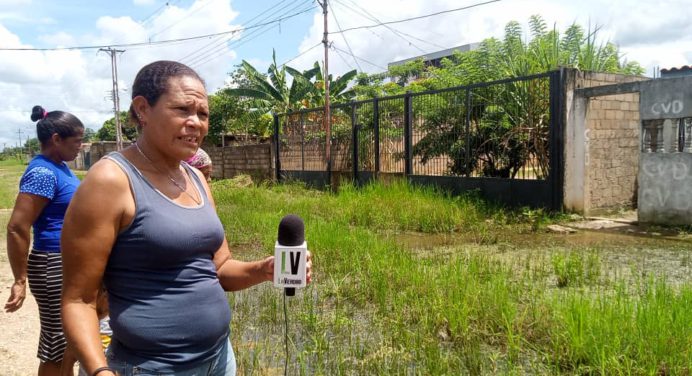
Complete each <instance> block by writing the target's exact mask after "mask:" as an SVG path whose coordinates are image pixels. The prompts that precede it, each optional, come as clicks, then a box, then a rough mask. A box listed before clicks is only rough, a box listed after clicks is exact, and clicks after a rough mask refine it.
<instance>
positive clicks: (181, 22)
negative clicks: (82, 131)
mask: <svg viewBox="0 0 692 376" xmlns="http://www.w3.org/2000/svg"><path fill="white" fill-rule="evenodd" d="M236 16H237V12H235V11H234V10H233V9H232V8H231V6H230V2H228V1H208V0H198V1H196V2H195V3H193V4H192V5H190V7H189V8H180V7H176V6H169V7H167V8H166V9H165V10H164V11H163V12H161V13H160V14H158V15H157V16H155V17H154V18H153V19H152V20H150V21H151V22H147V23H146V24H144V25H142V24H140V23H138V22H137V21H135V20H133V19H132V18H130V17H111V16H102V17H99V18H97V19H96V20H95V22H94V23H93V25H91V28H92V29H93V30H94V31H93V32H91V33H88V34H84V35H71V34H69V33H66V32H58V33H55V34H52V35H43V36H40V37H39V38H38V39H39V40H40V41H42V42H43V43H46V44H48V45H53V46H56V47H57V46H60V45H62V46H74V45H113V44H122V43H140V42H146V41H147V40H149V38H151V40H152V41H158V40H170V39H176V38H183V37H189V36H191V35H206V34H212V33H219V32H223V31H227V30H231V29H235V28H237V27H238V26H237V25H232V24H230V21H231V20H233V19H234V18H235V17H236ZM154 34H155V35H154ZM208 43H209V40H208V39H202V40H198V41H192V42H184V43H182V42H181V43H179V44H166V45H160V46H155V45H148V46H141V47H127V48H122V49H124V50H125V52H124V53H122V54H118V61H117V62H118V78H119V85H120V89H121V92H120V102H121V110H123V111H124V110H126V109H127V108H128V107H129V104H130V99H129V98H130V95H129V89H130V87H131V85H132V81H133V80H134V77H135V75H136V73H137V71H138V70H139V69H140V68H141V67H142V66H144V65H146V64H148V63H150V62H153V61H155V60H164V59H167V60H181V58H183V57H185V56H187V55H189V56H187V58H185V59H182V61H183V62H188V63H190V65H191V66H192V67H193V68H195V69H196V70H197V72H198V73H199V74H200V75H201V76H202V78H203V79H204V80H205V81H206V82H207V88H208V89H209V90H211V91H213V90H215V89H217V88H219V87H221V86H223V84H224V79H225V78H226V74H227V72H228V71H229V69H228V64H227V62H228V61H230V60H231V59H234V58H235V53H234V52H233V51H231V50H229V49H228V47H227V46H226V44H225V43H219V44H218V45H214V46H211V47H213V49H211V51H209V52H211V54H206V53H205V52H207V50H206V49H201V50H200V48H202V47H203V46H205V45H207V44H208ZM0 46H2V47H5V48H8V47H13V48H31V47H32V46H30V45H28V44H26V43H23V42H22V40H21V39H20V38H19V37H18V36H17V35H16V34H15V33H13V32H11V31H10V30H8V29H7V28H6V27H4V26H3V25H2V23H1V22H0ZM0 60H1V61H2V63H1V64H0V95H2V97H3V103H2V104H0V147H1V146H2V145H3V144H7V145H8V146H14V145H15V144H16V142H17V139H18V134H17V130H18V129H21V130H22V132H23V134H24V136H23V137H25V136H26V135H27V134H28V135H30V136H32V137H35V128H34V123H32V122H31V121H30V119H29V116H30V112H31V108H32V107H33V106H34V105H36V104H40V105H42V106H43V107H44V108H46V109H47V110H49V111H50V110H65V111H69V112H72V113H73V114H75V115H76V116H77V117H79V118H80V119H81V120H82V122H83V123H84V124H85V126H87V127H90V128H94V129H98V128H100V127H101V125H102V124H103V122H104V121H105V120H107V119H108V118H110V117H112V102H111V101H110V99H109V98H108V96H109V92H110V90H111V89H112V82H111V65H110V57H109V56H108V55H107V54H106V53H103V52H97V51H96V50H71V51H50V52H43V51H29V52H27V51H15V52H12V51H0Z"/></svg>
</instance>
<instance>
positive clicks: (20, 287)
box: [5, 193, 50, 312]
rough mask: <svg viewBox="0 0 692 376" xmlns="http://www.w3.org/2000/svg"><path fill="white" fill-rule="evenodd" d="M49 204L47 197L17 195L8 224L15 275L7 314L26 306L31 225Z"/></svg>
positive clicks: (6, 308)
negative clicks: (23, 305)
mask: <svg viewBox="0 0 692 376" xmlns="http://www.w3.org/2000/svg"><path fill="white" fill-rule="evenodd" d="M49 202H50V200H49V199H47V198H45V197H42V196H38V195H34V194H30V193H20V194H19V195H17V201H15V203H14V210H12V216H11V217H10V221H9V223H8V224H7V257H8V258H9V260H10V266H11V267H12V274H13V275H14V283H13V284H12V287H11V290H10V297H9V299H7V303H5V311H7V312H14V311H16V310H18V309H19V308H21V307H22V304H24V299H25V298H26V274H27V272H26V269H27V259H28V257H29V244H30V243H31V225H33V224H34V222H35V221H36V219H37V218H38V216H39V215H40V214H41V212H42V211H43V209H44V208H45V207H46V205H48V203H49Z"/></svg>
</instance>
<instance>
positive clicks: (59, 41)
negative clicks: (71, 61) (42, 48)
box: [38, 31, 77, 47]
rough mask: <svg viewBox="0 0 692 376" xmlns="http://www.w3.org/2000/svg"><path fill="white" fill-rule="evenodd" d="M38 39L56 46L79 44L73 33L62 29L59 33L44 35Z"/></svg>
mask: <svg viewBox="0 0 692 376" xmlns="http://www.w3.org/2000/svg"><path fill="white" fill-rule="evenodd" d="M38 39H39V40H40V41H41V42H43V43H45V44H46V45H49V46H56V47H68V46H74V45H76V44H77V41H76V40H75V38H74V37H73V36H72V35H70V34H68V33H65V32H62V31H61V32H59V33H57V34H51V35H42V36H40V37H39V38H38Z"/></svg>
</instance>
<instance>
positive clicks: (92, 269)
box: [60, 160, 134, 376]
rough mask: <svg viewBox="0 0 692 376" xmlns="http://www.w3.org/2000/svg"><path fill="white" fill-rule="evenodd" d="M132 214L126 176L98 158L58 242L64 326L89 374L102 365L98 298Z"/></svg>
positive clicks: (69, 213)
mask: <svg viewBox="0 0 692 376" xmlns="http://www.w3.org/2000/svg"><path fill="white" fill-rule="evenodd" d="M133 214H134V201H133V198H132V194H131V191H130V187H129V183H128V180H127V176H126V175H125V174H124V173H123V172H122V170H120V168H119V167H118V166H117V165H115V163H114V162H112V161H109V160H102V161H100V162H98V163H97V164H95V165H94V166H93V167H92V169H91V170H90V171H89V173H88V174H87V176H86V178H85V179H84V181H83V182H82V184H81V185H80V186H79V188H78V189H77V192H76V193H75V195H74V197H73V198H72V201H71V202H70V206H69V207H68V209H67V214H66V215H65V224H64V226H63V230H62V237H61V243H60V246H61V250H62V259H63V291H62V317H63V327H64V330H65V336H66V337H67V341H68V343H69V345H70V346H72V347H73V348H74V350H75V352H76V354H77V359H79V361H80V363H81V364H82V366H83V367H84V368H85V369H86V370H87V373H88V374H91V372H93V371H94V370H95V369H96V368H99V367H103V366H106V359H105V356H104V354H103V351H102V349H101V341H100V338H99V330H98V328H99V325H98V316H97V312H96V305H97V296H98V291H99V289H100V287H101V284H102V280H103V273H104V270H105V268H106V264H107V262H108V257H109V255H110V252H111V248H112V246H113V244H114V242H115V239H116V237H117V235H118V233H119V232H120V229H121V228H122V227H124V225H125V224H126V223H125V222H128V221H131V220H132V215H133ZM105 375H107V373H104V375H103V376H105Z"/></svg>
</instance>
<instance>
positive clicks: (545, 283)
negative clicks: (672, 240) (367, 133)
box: [212, 181, 692, 375]
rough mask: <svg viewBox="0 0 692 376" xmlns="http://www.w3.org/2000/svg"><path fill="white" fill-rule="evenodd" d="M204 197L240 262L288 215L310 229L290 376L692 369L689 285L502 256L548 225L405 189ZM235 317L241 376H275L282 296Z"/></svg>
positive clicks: (228, 191) (576, 250) (266, 298)
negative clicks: (412, 246) (409, 239)
mask: <svg viewBox="0 0 692 376" xmlns="http://www.w3.org/2000/svg"><path fill="white" fill-rule="evenodd" d="M212 189H213V191H214V193H215V197H216V200H217V205H218V210H219V214H220V217H221V219H222V222H223V223H224V225H225V226H226V229H227V234H228V237H229V241H230V243H231V244H232V246H233V247H235V248H236V249H237V250H238V251H237V252H236V257H238V258H241V259H252V258H257V257H259V256H261V255H266V254H270V253H271V248H272V246H273V243H274V241H275V239H276V226H277V224H278V222H279V220H280V219H281V217H282V216H283V215H285V214H287V213H295V214H298V215H300V216H302V217H303V218H304V219H305V225H306V239H307V241H308V244H309V247H310V249H311V250H312V251H313V253H314V260H315V283H314V284H313V285H312V286H311V287H309V288H307V289H305V290H303V291H302V292H301V293H300V294H299V296H298V297H297V298H293V299H290V300H289V305H290V307H291V308H290V311H289V312H291V314H290V325H291V333H292V341H291V353H292V356H291V361H290V363H289V364H290V367H291V369H290V370H289V371H290V372H289V373H290V374H321V375H333V374H354V375H356V374H357V375H361V374H381V375H390V374H422V375H452V374H526V373H528V374H604V375H605V374H642V375H644V374H684V373H685V372H690V370H692V365H691V362H692V360H691V359H692V354H691V353H690V349H691V348H692V346H691V345H692V326H691V325H689V323H691V322H692V310H690V309H689V307H690V306H692V305H691V304H692V286H691V285H690V280H689V278H688V279H686V280H684V281H682V283H681V284H679V286H675V287H673V286H671V285H669V284H667V283H666V280H665V278H664V276H660V277H653V276H650V277H647V278H643V277H641V275H640V274H636V273H633V274H629V275H616V276H615V277H611V274H610V273H609V269H610V268H611V266H610V265H607V264H606V263H605V261H603V260H602V259H601V258H600V256H599V254H600V253H601V250H600V249H598V248H583V247H573V248H570V249H569V250H567V251H565V250H563V249H558V248H550V247H548V248H545V247H543V248H540V246H538V245H537V247H538V248H540V249H539V252H537V253H535V252H534V253H531V252H525V253H521V252H517V253H516V254H515V255H513V256H511V257H507V256H505V257H502V253H503V251H502V250H501V249H504V248H503V247H505V244H504V242H506V239H512V237H513V236H517V234H520V236H529V237H534V236H535V237H540V234H537V233H535V232H534V231H535V230H536V229H537V228H540V225H539V226H537V225H536V223H539V224H540V223H543V222H546V220H545V218H546V216H545V215H544V214H541V213H538V214H537V213H535V212H532V213H530V216H531V219H532V220H527V215H526V210H523V211H521V210H520V211H509V210H505V209H502V208H499V207H494V206H492V205H488V204H485V203H483V202H482V201H480V200H478V199H477V198H474V197H472V196H468V197H461V198H451V197H446V196H444V195H441V194H439V193H438V192H435V191H434V190H430V189H424V188H416V187H411V186H409V185H407V184H405V183H401V182H399V183H394V184H391V185H388V186H383V185H373V186H368V187H365V188H363V189H355V188H353V187H345V188H342V189H341V190H340V192H339V193H336V194H332V193H325V192H319V191H313V190H308V189H305V188H304V187H302V186H300V185H297V184H290V185H281V186H274V187H269V186H262V187H250V188H234V187H233V186H232V184H230V183H229V182H224V181H221V182H217V183H215V184H214V185H213V188H212ZM409 231H418V232H423V233H427V234H435V233H441V232H442V233H447V232H451V233H453V234H459V236H460V237H464V238H465V239H468V242H467V245H462V246H457V247H454V248H452V249H432V250H427V251H421V252H419V251H415V250H409V249H406V248H404V247H403V246H401V245H399V244H397V243H395V242H394V241H393V240H392V239H393V237H392V236H391V235H392V234H396V233H399V232H409ZM469 233H472V234H471V235H469ZM484 234H485V235H484ZM242 250H245V251H242ZM622 251H623V252H627V251H628V249H626V248H624V249H622ZM686 252H689V250H687V251H686ZM688 254H689V253H688ZM232 303H233V306H234V319H233V324H232V328H233V342H234V344H235V346H236V347H237V349H236V350H237V354H236V355H237V357H238V362H239V365H240V369H241V373H242V374H278V373H281V371H282V370H283V359H284V355H283V337H282V330H283V323H282V306H281V297H280V294H279V292H277V291H275V290H273V288H272V287H271V286H269V285H265V286H261V287H257V288H254V289H251V290H250V291H245V292H241V293H237V294H235V295H234V297H233V298H232Z"/></svg>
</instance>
